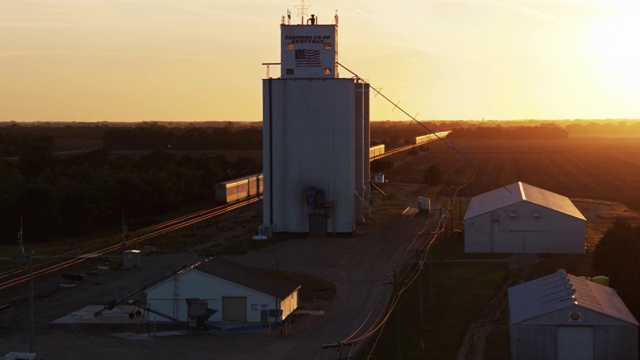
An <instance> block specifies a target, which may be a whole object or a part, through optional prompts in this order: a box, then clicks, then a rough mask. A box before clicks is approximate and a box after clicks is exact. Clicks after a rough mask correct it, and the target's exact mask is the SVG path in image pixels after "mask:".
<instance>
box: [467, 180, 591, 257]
mask: <svg viewBox="0 0 640 360" xmlns="http://www.w3.org/2000/svg"><path fill="white" fill-rule="evenodd" d="M586 222H587V220H586V218H585V217H584V216H583V215H582V213H580V211H579V210H578V208H576V206H575V205H574V204H573V203H572V202H571V200H569V198H567V197H566V196H562V195H559V194H556V193H553V192H551V191H547V190H544V189H540V188H537V187H535V186H532V185H529V184H525V183H523V182H517V183H513V184H511V185H507V186H504V187H501V188H499V189H495V190H492V191H489V192H486V193H484V194H480V195H477V196H474V197H473V198H472V199H471V201H470V202H469V207H468V208H467V212H466V213H465V215H464V249H465V252H466V253H533V254H536V253H561V254H583V253H584V240H585V231H586V230H585V229H586Z"/></svg>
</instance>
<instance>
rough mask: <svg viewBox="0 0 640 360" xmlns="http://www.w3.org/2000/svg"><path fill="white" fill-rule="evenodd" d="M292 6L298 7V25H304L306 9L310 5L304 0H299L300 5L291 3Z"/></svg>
mask: <svg viewBox="0 0 640 360" xmlns="http://www.w3.org/2000/svg"><path fill="white" fill-rule="evenodd" d="M293 7H294V8H296V9H298V16H300V25H304V17H305V16H306V15H307V9H308V8H310V7H311V5H306V4H305V3H304V0H300V5H293Z"/></svg>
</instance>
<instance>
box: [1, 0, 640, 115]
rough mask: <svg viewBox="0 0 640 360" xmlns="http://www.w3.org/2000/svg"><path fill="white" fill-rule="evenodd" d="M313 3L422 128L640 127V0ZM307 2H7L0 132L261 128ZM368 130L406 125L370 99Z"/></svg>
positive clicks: (342, 54) (358, 62)
mask: <svg viewBox="0 0 640 360" xmlns="http://www.w3.org/2000/svg"><path fill="white" fill-rule="evenodd" d="M306 3H307V5H311V7H310V8H309V10H308V12H309V14H311V13H313V14H316V15H317V16H318V17H319V20H320V23H323V24H327V23H332V22H333V15H334V14H335V11H336V10H337V11H338V14H339V16H340V24H339V26H340V27H339V48H338V50H339V61H340V62H341V63H343V64H345V65H346V66H348V67H349V68H350V69H352V70H354V71H355V72H357V73H358V74H359V75H360V76H361V77H363V78H365V79H366V80H368V81H370V82H371V84H372V85H373V86H374V87H377V88H382V91H383V93H384V94H385V95H386V96H388V97H390V98H392V99H393V100H394V101H400V105H401V106H403V108H404V109H405V110H407V112H409V113H411V114H412V115H417V117H418V118H420V119H442V120H446V119H452V120H453V119H470V120H471V119H482V118H485V119H530V118H531V119H576V118H582V119H589V118H636V119H637V118H640V66H638V64H640V47H639V46H638V45H637V36H638V34H640V2H638V1H637V0H460V1H452V0H426V1H425V0H398V1H395V2H390V1H382V0H351V1H333V0H323V1H312V0H307V1H306ZM297 4H299V2H298V1H293V2H289V1H275V0H234V1H211V0H2V1H0V121H10V120H15V121H39V120H41V121H148V120H160V121H199V120H232V121H241V120H254V121H255V120H261V117H262V110H261V109H262V96H261V79H262V78H264V77H265V76H266V70H265V69H264V67H263V66H261V63H262V62H278V61H279V46H280V42H279V41H280V39H279V34H280V29H279V24H280V17H281V16H282V15H284V14H286V11H287V9H291V10H292V13H293V15H294V19H297V17H296V15H297V13H296V9H295V8H294V5H297ZM391 4H393V5H391ZM272 71H274V70H272ZM275 71H276V72H277V71H279V70H278V69H276V70H275ZM341 74H342V75H343V76H348V73H347V72H346V71H343V72H341ZM372 119H374V120H385V119H392V120H395V119H399V120H403V119H404V120H406V119H407V117H406V116H405V115H403V114H402V113H400V112H399V111H398V110H397V109H396V110H393V106H391V105H389V104H388V103H385V102H384V101H382V100H381V99H380V97H375V98H372Z"/></svg>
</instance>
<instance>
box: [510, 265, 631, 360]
mask: <svg viewBox="0 0 640 360" xmlns="http://www.w3.org/2000/svg"><path fill="white" fill-rule="evenodd" d="M509 318H510V320H509V334H510V343H511V356H512V359H514V360H520V359H562V360H569V359H576V360H578V359H579V360H589V359H637V358H638V321H637V320H636V319H635V318H634V316H633V315H632V314H631V312H630V311H629V309H628V308H627V307H626V306H625V304H624V303H623V302H622V300H621V299H620V297H619V296H618V294H617V293H616V291H615V290H614V289H612V288H609V287H607V286H604V285H600V284H597V283H595V282H592V281H589V280H587V279H582V278H579V277H576V276H573V275H569V274H567V273H566V271H565V270H563V269H560V270H558V271H557V272H556V273H553V274H551V275H548V276H545V277H542V278H539V279H536V280H533V281H529V282H526V283H523V284H520V285H517V286H514V287H511V288H509Z"/></svg>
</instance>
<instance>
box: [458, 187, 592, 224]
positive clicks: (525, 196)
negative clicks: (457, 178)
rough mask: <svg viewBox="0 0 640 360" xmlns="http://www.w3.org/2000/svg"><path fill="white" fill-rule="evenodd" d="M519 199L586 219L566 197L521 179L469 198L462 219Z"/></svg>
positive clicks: (513, 202) (510, 203)
mask: <svg viewBox="0 0 640 360" xmlns="http://www.w3.org/2000/svg"><path fill="white" fill-rule="evenodd" d="M520 201H528V202H530V203H533V204H536V205H540V206H543V207H546V208H549V209H552V210H556V211H558V212H562V213H565V214H567V215H570V216H573V217H576V218H578V219H582V220H585V221H586V220H587V219H586V218H585V217H584V215H582V213H580V211H579V210H578V208H576V206H575V205H574V204H573V203H572V202H571V200H569V198H568V197H566V196H563V195H559V194H556V193H553V192H551V191H548V190H544V189H540V188H538V187H535V186H532V185H529V184H525V183H523V182H521V181H518V182H517V183H513V184H511V185H507V186H503V187H501V188H498V189H495V190H491V191H489V192H486V193H484V194H480V195H477V196H474V197H473V198H471V201H470V202H469V207H468V208H467V212H466V213H465V214H464V219H465V220H467V219H471V218H474V217H476V216H478V215H482V214H485V213H488V212H490V211H494V210H498V209H501V208H503V207H505V206H509V205H513V204H515V203H518V202H520Z"/></svg>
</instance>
